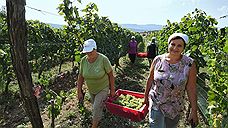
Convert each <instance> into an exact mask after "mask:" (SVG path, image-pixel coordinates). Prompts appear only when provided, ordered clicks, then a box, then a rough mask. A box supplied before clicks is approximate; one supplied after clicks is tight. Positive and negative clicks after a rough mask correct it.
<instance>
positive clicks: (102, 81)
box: [77, 39, 115, 128]
mask: <svg viewBox="0 0 228 128" xmlns="http://www.w3.org/2000/svg"><path fill="white" fill-rule="evenodd" d="M96 49H97V45H96V42H95V41H94V40H93V39H89V40H86V41H85V42H84V45H83V51H82V52H83V53H85V54H86V56H84V57H83V58H82V59H81V62H80V68H79V75H78V81H77V87H78V99H79V100H82V99H83V93H82V85H83V83H84V82H85V84H86V85H87V87H88V90H89V94H90V96H91V100H92V103H93V121H92V128H97V126H98V123H99V121H100V120H101V118H102V114H103V108H104V102H103V101H104V100H105V99H106V98H107V96H108V93H109V92H110V96H112V97H113V96H115V87H114V75H113V70H112V66H111V63H110V61H109V59H108V58H107V57H106V56H105V55H103V54H101V53H99V52H97V50H96Z"/></svg>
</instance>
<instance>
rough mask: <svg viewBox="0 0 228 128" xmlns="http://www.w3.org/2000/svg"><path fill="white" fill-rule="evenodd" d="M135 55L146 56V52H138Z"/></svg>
mask: <svg viewBox="0 0 228 128" xmlns="http://www.w3.org/2000/svg"><path fill="white" fill-rule="evenodd" d="M136 55H137V57H139V58H146V57H147V52H138V53H137V54H136Z"/></svg>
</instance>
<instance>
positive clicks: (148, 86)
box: [144, 61, 154, 104]
mask: <svg viewBox="0 0 228 128" xmlns="http://www.w3.org/2000/svg"><path fill="white" fill-rule="evenodd" d="M153 81H154V61H153V62H152V64H151V67H150V75H149V77H148V78H147V82H146V89H145V95H144V103H145V104H148V103H149V100H148V95H149V92H150V88H151V86H152V82H153Z"/></svg>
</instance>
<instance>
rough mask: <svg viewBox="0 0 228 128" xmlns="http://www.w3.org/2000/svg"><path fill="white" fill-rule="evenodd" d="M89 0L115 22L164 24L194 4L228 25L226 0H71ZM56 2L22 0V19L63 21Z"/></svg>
mask: <svg viewBox="0 0 228 128" xmlns="http://www.w3.org/2000/svg"><path fill="white" fill-rule="evenodd" d="M72 1H73V0H72ZM89 2H93V3H95V4H97V6H98V9H99V12H98V14H99V15H100V16H108V18H109V19H110V20H111V21H113V22H115V23H119V24H126V23H128V24H158V25H165V24H166V21H167V19H169V20H170V21H171V22H179V21H180V20H181V18H182V17H183V16H184V15H186V14H187V13H190V12H192V11H194V10H195V8H198V9H201V10H203V11H205V12H206V13H207V15H210V16H212V17H214V18H216V19H217V21H218V22H219V24H218V27H224V26H228V16H227V18H223V19H219V17H221V16H224V15H228V0H82V4H79V3H78V2H77V0H74V4H75V5H77V6H78V7H80V8H84V7H85V6H86V4H88V3H89ZM60 3H61V0H26V5H27V6H28V7H26V19H33V20H35V19H37V20H40V21H42V22H45V23H56V24H65V23H64V19H63V17H62V16H58V10H57V9H56V8H57V7H58V4H60ZM3 5H5V0H0V6H3ZM29 7H32V8H36V9H40V10H42V11H44V12H39V11H35V10H33V9H30V8H29ZM45 12H49V13H45Z"/></svg>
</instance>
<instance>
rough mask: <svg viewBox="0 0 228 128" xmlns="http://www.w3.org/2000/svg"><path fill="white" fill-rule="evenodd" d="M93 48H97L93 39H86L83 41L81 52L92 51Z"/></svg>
mask: <svg viewBox="0 0 228 128" xmlns="http://www.w3.org/2000/svg"><path fill="white" fill-rule="evenodd" d="M94 49H97V44H96V42H95V40H93V39H88V40H86V41H85V42H84V45H83V50H82V53H86V52H92V51H93V50H94Z"/></svg>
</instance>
